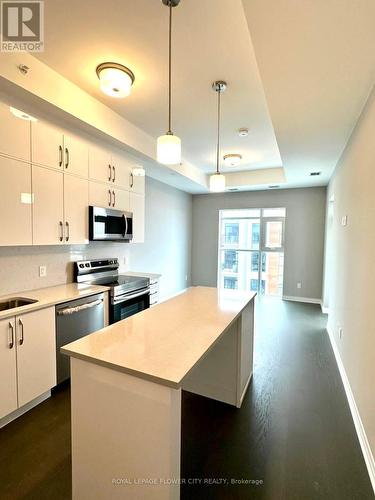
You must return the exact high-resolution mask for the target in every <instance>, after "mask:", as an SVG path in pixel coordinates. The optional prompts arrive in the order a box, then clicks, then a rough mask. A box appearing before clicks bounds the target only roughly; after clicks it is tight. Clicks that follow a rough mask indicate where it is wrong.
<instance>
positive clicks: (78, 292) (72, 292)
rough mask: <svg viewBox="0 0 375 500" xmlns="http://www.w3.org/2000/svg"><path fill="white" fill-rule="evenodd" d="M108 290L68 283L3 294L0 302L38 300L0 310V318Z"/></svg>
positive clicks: (95, 286)
mask: <svg viewBox="0 0 375 500" xmlns="http://www.w3.org/2000/svg"><path fill="white" fill-rule="evenodd" d="M108 290H109V288H108V287H107V286H97V285H84V284H78V283H69V284H65V285H57V286H51V287H47V288H39V289H38V290H28V291H25V292H19V293H12V294H8V295H4V296H1V297H0V302H1V301H3V300H7V299H9V298H13V297H22V298H27V299H35V300H37V301H38V302H34V303H33V304H28V305H26V306H22V307H15V308H13V309H7V310H6V311H0V319H3V318H7V317H9V316H17V315H19V314H25V313H27V312H31V311H35V310H37V309H42V308H44V307H49V306H53V305H55V304H61V303H63V302H69V301H70V300H75V299H80V298H82V297H88V296H90V295H95V294H96V293H102V292H106V291H108Z"/></svg>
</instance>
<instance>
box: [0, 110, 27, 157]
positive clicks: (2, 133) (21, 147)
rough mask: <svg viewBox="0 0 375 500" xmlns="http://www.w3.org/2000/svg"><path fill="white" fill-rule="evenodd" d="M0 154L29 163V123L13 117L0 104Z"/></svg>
mask: <svg viewBox="0 0 375 500" xmlns="http://www.w3.org/2000/svg"><path fill="white" fill-rule="evenodd" d="M0 154H5V155H9V156H13V157H14V158H19V159H20V160H26V161H30V122H29V121H27V120H23V119H22V118H18V117H16V116H14V115H13V114H12V113H11V112H10V107H9V106H7V105H6V104H3V103H0Z"/></svg>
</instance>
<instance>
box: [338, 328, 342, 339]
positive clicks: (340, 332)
mask: <svg viewBox="0 0 375 500" xmlns="http://www.w3.org/2000/svg"><path fill="white" fill-rule="evenodd" d="M339 339H342V328H341V326H340V327H339Z"/></svg>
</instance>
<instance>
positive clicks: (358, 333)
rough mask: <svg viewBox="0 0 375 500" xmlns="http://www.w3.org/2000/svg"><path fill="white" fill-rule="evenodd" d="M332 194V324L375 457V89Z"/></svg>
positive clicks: (328, 291) (328, 298) (328, 296)
mask: <svg viewBox="0 0 375 500" xmlns="http://www.w3.org/2000/svg"><path fill="white" fill-rule="evenodd" d="M332 197H334V201H331V202H330V203H331V204H332V207H331V210H332V212H333V215H332V224H331V225H330V226H329V227H328V226H327V245H326V246H328V248H329V251H327V252H326V265H325V288H324V292H325V303H326V304H329V328H330V330H331V332H332V335H333V338H334V341H335V343H336V345H337V348H338V351H339V353H340V357H341V359H342V362H343V365H344V368H345V371H346V374H347V376H348V379H349V383H350V386H351V390H352V392H353V394H354V398H355V401H356V405H357V407H358V410H359V413H360V417H361V419H362V423H363V426H364V428H365V431H366V434H367V438H368V441H369V444H370V447H371V450H372V453H373V455H375V397H374V382H375V315H374V311H375V293H374V284H375V266H374V256H375V90H374V91H373V93H372V95H371V96H370V98H369V100H368V102H367V105H366V107H365V109H364V111H363V113H362V116H361V117H360V119H359V121H358V123H357V125H356V128H355V130H354V132H353V134H352V136H351V139H350V141H349V143H348V145H347V147H346V149H345V151H344V153H343V155H342V157H341V160H340V162H339V164H338V166H337V168H336V171H335V174H334V176H333V178H332V180H331V182H330V184H329V188H328V193H327V199H328V200H330V199H332ZM345 215H346V216H347V218H348V219H347V225H346V226H343V225H342V224H341V221H342V217H343V216H345ZM332 256H333V258H332ZM339 327H341V328H343V334H342V338H341V339H340V338H339V334H338V329H339ZM373 467H374V480H375V464H373ZM374 485H375V483H374Z"/></svg>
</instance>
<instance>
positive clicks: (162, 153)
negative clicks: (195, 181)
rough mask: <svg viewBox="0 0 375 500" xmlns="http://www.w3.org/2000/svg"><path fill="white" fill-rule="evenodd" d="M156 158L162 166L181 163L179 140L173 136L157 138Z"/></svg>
mask: <svg viewBox="0 0 375 500" xmlns="http://www.w3.org/2000/svg"><path fill="white" fill-rule="evenodd" d="M156 158H157V161H158V162H159V163H162V164H163V165H176V164H177V163H181V139H180V138H179V137H177V136H176V135H173V134H166V135H161V136H160V137H158V141H157V150H156Z"/></svg>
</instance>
